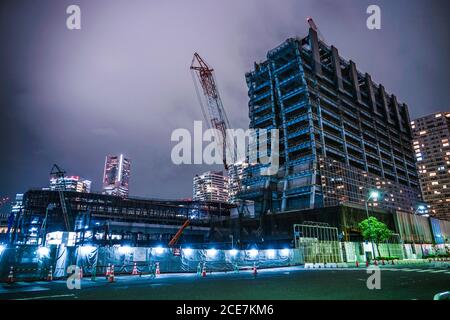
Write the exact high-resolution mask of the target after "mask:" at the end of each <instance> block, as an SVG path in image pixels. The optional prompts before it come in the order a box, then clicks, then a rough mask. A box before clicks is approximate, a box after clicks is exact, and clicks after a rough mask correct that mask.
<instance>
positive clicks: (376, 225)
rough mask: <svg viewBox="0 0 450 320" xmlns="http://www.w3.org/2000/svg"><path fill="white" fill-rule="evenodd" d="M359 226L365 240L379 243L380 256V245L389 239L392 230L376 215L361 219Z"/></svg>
mask: <svg viewBox="0 0 450 320" xmlns="http://www.w3.org/2000/svg"><path fill="white" fill-rule="evenodd" d="M358 226H359V229H360V230H361V234H362V236H363V238H364V240H367V241H372V242H374V243H375V244H376V245H377V251H378V256H380V250H379V247H378V245H379V244H380V243H381V242H385V241H387V240H388V239H389V238H390V237H391V235H392V231H391V230H389V228H388V227H387V225H386V224H384V223H383V222H381V221H379V220H378V219H377V218H375V217H369V218H367V219H365V220H363V221H361V222H360V223H359V224H358Z"/></svg>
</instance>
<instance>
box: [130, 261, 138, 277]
mask: <svg viewBox="0 0 450 320" xmlns="http://www.w3.org/2000/svg"><path fill="white" fill-rule="evenodd" d="M137 274H138V269H137V265H136V262H135V263H134V265H133V271H132V272H131V275H133V276H135V275H137Z"/></svg>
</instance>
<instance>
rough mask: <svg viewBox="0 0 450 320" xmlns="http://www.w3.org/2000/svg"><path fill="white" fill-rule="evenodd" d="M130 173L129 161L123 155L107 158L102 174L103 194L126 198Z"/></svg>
mask: <svg viewBox="0 0 450 320" xmlns="http://www.w3.org/2000/svg"><path fill="white" fill-rule="evenodd" d="M130 173H131V161H130V160H129V159H127V158H125V156H124V155H123V154H120V155H117V156H116V155H109V156H107V157H106V160H105V170H104V172H103V193H104V194H109V195H115V196H120V197H124V198H126V197H128V183H129V180H130Z"/></svg>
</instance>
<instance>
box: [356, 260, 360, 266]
mask: <svg viewBox="0 0 450 320" xmlns="http://www.w3.org/2000/svg"><path fill="white" fill-rule="evenodd" d="M356 267H357V268H359V262H358V260H356Z"/></svg>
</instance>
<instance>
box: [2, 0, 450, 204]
mask: <svg viewBox="0 0 450 320" xmlns="http://www.w3.org/2000/svg"><path fill="white" fill-rule="evenodd" d="M449 3H450V2H449V1H447V0H442V1H438V0H433V1H429V0H428V1H425V0H424V1H419V0H417V1H411V0H395V1H392V0H389V1H387V0H386V1H376V0H370V1H365V0H343V1H336V0H319V1H318V0H292V1H290V0H282V1H280V0H272V1H268V0H245V1H243V0H226V1H225V0H209V1H207V0H181V1H175V0H171V1H162V0H159V1H156V0H146V1H144V0H142V1H141V0H131V1H124V0H123V1H119V0H117V1H113V0H89V1H77V0H71V1H63V0H53V1H44V0H39V1H36V0H28V1H27V0H22V1H14V0H10V1H1V4H0V43H1V46H0V196H2V195H10V196H12V195H14V194H15V193H16V192H24V191H26V190H27V189H28V188H36V187H44V186H46V185H47V184H48V173H49V171H50V168H51V166H52V164H53V163H57V164H59V165H60V166H61V167H63V168H64V169H65V170H66V171H67V172H68V173H69V174H73V175H80V176H83V177H85V178H88V179H91V180H92V181H93V189H94V190H100V188H101V178H102V173H103V165H104V158H105V155H107V154H114V153H120V152H123V153H125V154H126V155H128V157H129V158H131V160H132V175H131V182H130V183H131V185H130V193H131V195H136V196H146V197H163V198H183V197H190V196H191V192H192V177H193V176H194V174H195V173H198V172H202V171H206V170H209V169H217V168H219V169H220V167H213V168H211V167H207V166H201V165H181V166H176V165H174V164H172V162H171V159H170V151H171V149H172V147H173V146H174V143H172V142H171V141H170V135H171V133H172V131H173V130H174V129H176V128H187V129H191V128H192V127H193V121H194V120H202V114H201V111H200V107H199V104H198V101H197V98H196V95H195V91H194V86H193V83H192V78H191V74H190V71H189V65H190V62H191V59H192V54H193V53H194V52H195V51H197V52H199V53H200V54H201V55H202V56H203V57H204V58H205V59H206V60H207V61H208V63H210V64H211V65H212V66H213V67H214V68H215V70H216V76H217V80H218V83H219V86H220V90H221V95H222V99H223V102H224V106H225V109H226V110H227V112H228V116H229V118H230V122H231V123H232V126H233V127H243V128H246V127H248V121H249V120H248V107H247V100H248V99H247V91H246V84H245V77H244V75H245V72H246V71H249V70H250V69H251V68H252V65H253V62H254V61H260V60H263V59H264V57H265V55H266V53H267V51H268V50H269V49H271V48H273V47H275V46H277V45H278V44H280V43H281V42H283V41H284V40H285V39H287V38H288V37H291V36H304V35H306V33H307V27H308V25H307V23H306V17H308V16H312V17H314V19H315V21H316V23H317V25H318V26H319V28H320V30H321V33H322V34H323V35H324V37H325V39H326V41H327V43H328V44H333V45H335V46H336V47H337V48H338V49H339V51H340V54H341V55H342V56H344V57H346V58H348V59H352V60H353V61H355V62H356V64H357V66H358V68H359V69H360V70H361V71H363V72H368V73H370V74H372V78H373V79H374V80H375V81H376V82H378V83H383V84H384V85H385V87H386V89H387V90H388V91H389V92H390V93H395V94H396V95H397V97H398V99H399V101H402V102H406V103H407V104H408V105H409V108H410V113H411V117H412V118H414V117H418V116H422V115H425V114H428V113H431V112H435V111H448V110H449V109H450V103H449V100H450V99H449V98H450V96H449V95H450V94H449V83H450V79H449V77H450V76H449V74H450V72H449V71H450V64H449V60H450V48H449V41H448V39H449V30H450V23H449V19H448V17H447V14H448V12H450V10H449V9H450V5H449ZM70 4H77V5H79V6H80V8H81V20H82V29H81V30H68V29H67V28H66V18H67V14H66V8H67V6H68V5H70ZM369 4H378V5H379V6H380V7H381V14H382V21H381V22H382V29H381V30H376V31H373V30H368V29H367V28H366V24H365V21H366V19H367V14H366V8H367V6H368V5H369Z"/></svg>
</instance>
